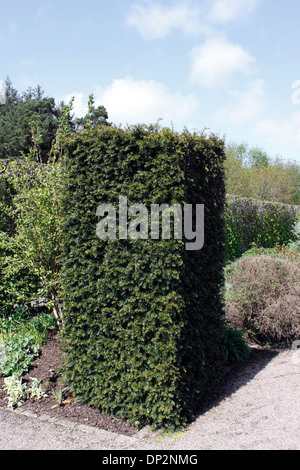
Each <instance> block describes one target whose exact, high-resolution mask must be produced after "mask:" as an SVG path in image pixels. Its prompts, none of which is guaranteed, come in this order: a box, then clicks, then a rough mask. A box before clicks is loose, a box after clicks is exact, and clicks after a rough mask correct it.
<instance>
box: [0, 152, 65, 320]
mask: <svg viewBox="0 0 300 470" xmlns="http://www.w3.org/2000/svg"><path fill="white" fill-rule="evenodd" d="M62 172H63V170H62V166H61V164H60V163H59V162H57V163H48V164H47V165H41V164H37V163H35V162H32V161H30V160H28V159H26V160H25V161H24V162H22V163H20V162H19V164H18V165H17V166H16V168H15V169H14V170H12V171H11V173H10V176H11V178H12V180H13V185H14V188H15V191H16V194H15V195H14V196H13V201H12V206H11V207H7V210H9V211H10V212H11V213H12V214H13V218H14V220H15V228H14V233H13V234H10V233H8V232H4V231H3V232H0V242H1V248H2V249H3V250H4V251H5V259H4V261H3V263H2V276H3V277H4V278H5V279H7V280H8V279H14V278H15V277H16V275H18V276H19V273H20V269H22V270H23V271H24V272H28V273H30V276H31V278H32V279H35V280H38V286H36V289H37V290H36V292H35V297H43V298H47V299H49V302H48V305H49V306H51V309H52V311H53V314H54V316H55V318H56V320H57V322H58V324H60V323H61V321H62V312H61V306H60V303H59V299H58V294H57V290H58V281H59V272H60V267H61V265H60V254H61V248H62V232H61V229H60V224H61V219H62V215H61V205H60V184H61V178H62ZM31 298H32V297H31Z"/></svg>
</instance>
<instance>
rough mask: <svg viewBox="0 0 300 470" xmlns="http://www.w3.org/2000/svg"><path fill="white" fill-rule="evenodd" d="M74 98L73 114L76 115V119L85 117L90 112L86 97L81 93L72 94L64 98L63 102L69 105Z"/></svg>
mask: <svg viewBox="0 0 300 470" xmlns="http://www.w3.org/2000/svg"><path fill="white" fill-rule="evenodd" d="M73 97H74V102H73V109H72V113H74V114H75V115H76V117H83V116H85V115H86V113H87V112H88V106H87V102H88V99H86V97H85V95H84V94H83V93H81V92H78V91H75V92H74V93H70V94H69V95H66V96H64V98H63V100H62V101H64V103H65V104H69V103H70V101H71V99H72V98H73Z"/></svg>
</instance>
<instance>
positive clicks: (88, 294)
mask: <svg viewBox="0 0 300 470" xmlns="http://www.w3.org/2000/svg"><path fill="white" fill-rule="evenodd" d="M223 160H224V146H223V141H221V140H219V139H218V138H217V137H215V136H211V137H209V138H208V137H205V136H202V135H201V136H198V135H196V134H190V133H188V132H187V131H185V132H184V133H183V134H177V133H174V132H172V131H171V130H168V129H160V128H159V127H157V126H150V127H146V126H135V127H132V128H128V129H125V130H122V129H119V128H117V127H114V126H111V127H109V126H102V127H100V128H94V129H89V130H86V131H83V132H82V133H80V134H78V135H75V136H73V137H72V138H71V139H69V142H68V144H67V146H66V154H65V166H66V179H65V207H64V209H65V215H66V219H65V227H64V232H65V237H66V244H65V251H64V266H63V273H62V279H61V283H62V296H63V301H64V330H63V335H64V340H65V344H66V351H67V362H66V370H65V374H66V379H67V381H68V383H69V384H70V386H71V387H72V391H73V393H74V394H75V396H76V397H77V399H78V400H80V401H84V402H88V403H90V404H91V405H93V406H95V407H98V408H99V409H100V410H101V411H102V412H104V413H113V414H115V415H120V416H121V417H123V418H126V419H128V420H130V421H131V422H134V423H136V424H139V423H142V422H143V421H144V420H148V422H150V423H152V424H153V425H155V426H158V427H160V426H169V427H177V426H181V425H183V424H185V423H186V421H187V420H188V419H190V418H191V417H192V416H193V414H194V413H195V412H196V411H197V409H198V407H199V406H201V405H202V404H203V403H204V402H205V401H206V400H208V399H209V398H211V397H212V395H213V394H214V393H216V391H217V389H218V383H219V380H220V377H221V376H222V373H223V367H224V362H225V347H224V321H223V311H222V301H221V296H220V291H221V287H222V286H223V266H224V229H223V224H224V221H223V209H224V203H225V188H224V175H223ZM120 195H121V196H127V198H128V206H131V205H132V204H134V203H143V204H145V205H146V206H147V208H148V209H149V213H150V204H155V203H157V204H162V203H165V204H169V205H173V204H174V203H178V204H181V205H183V204H204V205H205V244H204V247H203V249H202V250H198V251H186V250H185V246H184V240H174V239H173V238H172V237H171V239H170V240H162V239H160V240H152V239H151V238H149V239H147V240H142V239H138V240H131V239H126V240H119V239H116V240H110V241H108V240H100V239H98V238H97V236H96V225H97V223H98V222H99V217H97V216H96V209H97V207H98V206H99V205H100V204H103V203H110V204H113V205H114V207H115V208H116V209H117V208H118V203H119V196H120Z"/></svg>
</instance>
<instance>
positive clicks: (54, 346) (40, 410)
mask: <svg viewBox="0 0 300 470" xmlns="http://www.w3.org/2000/svg"><path fill="white" fill-rule="evenodd" d="M63 361H64V358H63V352H62V350H61V347H60V342H59V340H58V338H57V336H56V335H53V337H52V338H50V339H49V340H48V341H47V342H46V343H45V345H43V346H42V349H41V354H40V356H39V357H38V358H36V360H35V362H34V364H33V366H32V367H31V369H30V370H29V372H28V373H26V374H23V376H22V379H23V383H29V384H30V382H31V381H30V377H36V378H37V379H39V380H40V381H41V385H42V388H43V391H45V392H46V393H47V395H48V397H46V398H42V399H40V400H30V399H28V400H26V401H25V402H24V403H23V404H22V409H27V410H31V411H33V412H35V413H37V414H39V415H42V414H46V415H48V416H53V417H56V418H59V419H67V420H69V421H73V422H76V423H78V424H86V425H88V426H94V427H96V428H99V429H104V430H106V431H111V432H115V433H118V434H123V435H127V436H133V435H134V434H135V433H136V432H137V431H138V430H139V429H138V428H136V427H134V426H133V425H131V424H129V423H127V422H126V421H124V420H122V419H119V418H116V417H115V416H107V415H104V414H102V413H101V412H100V411H99V410H98V409H95V408H92V407H91V406H89V405H86V404H79V403H76V401H75V400H74V397H72V396H71V395H70V393H69V392H68V389H65V388H66V387H65V385H64V384H63V383H62V382H61V373H60V368H61V366H62V365H63ZM3 385H4V378H3V377H2V376H1V375H0V407H7V395H6V392H5V391H3ZM60 389H62V390H63V397H62V403H61V404H58V401H57V399H56V398H55V395H54V392H55V393H59V390H60Z"/></svg>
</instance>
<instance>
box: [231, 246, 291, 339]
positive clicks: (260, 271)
mask: <svg viewBox="0 0 300 470" xmlns="http://www.w3.org/2000/svg"><path fill="white" fill-rule="evenodd" d="M226 280H227V288H228V291H227V295H226V299H227V300H226V301H227V303H228V305H227V308H229V307H230V306H232V307H233V308H234V309H235V310H236V312H237V313H238V315H239V316H240V318H241V322H242V326H243V329H244V330H245V331H248V332H249V334H250V335H251V336H253V337H254V338H256V339H257V340H259V341H261V342H263V343H267V342H269V343H271V344H290V343H291V342H292V341H293V340H294V339H295V338H297V337H298V336H299V335H300V304H299V296H300V283H299V280H300V267H299V262H297V261H296V260H293V261H292V260H290V259H288V258H283V257H276V256H269V255H264V254H263V255H259V256H246V257H244V258H240V259H238V260H237V261H235V262H234V263H232V264H231V265H230V268H229V269H228V270H227V275H226Z"/></svg>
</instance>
